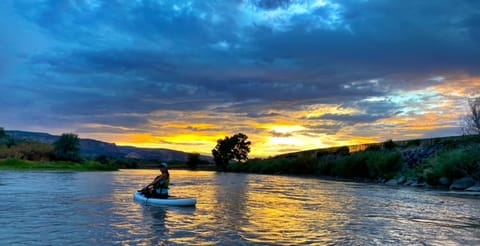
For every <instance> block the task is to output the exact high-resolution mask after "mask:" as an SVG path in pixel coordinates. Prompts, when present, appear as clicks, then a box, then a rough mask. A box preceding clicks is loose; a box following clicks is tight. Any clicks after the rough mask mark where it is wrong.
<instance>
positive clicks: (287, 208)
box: [92, 170, 470, 245]
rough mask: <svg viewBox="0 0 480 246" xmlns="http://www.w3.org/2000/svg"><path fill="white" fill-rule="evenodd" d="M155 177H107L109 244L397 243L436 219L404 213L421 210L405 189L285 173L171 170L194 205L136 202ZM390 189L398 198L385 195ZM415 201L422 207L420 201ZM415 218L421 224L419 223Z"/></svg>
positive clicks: (174, 191)
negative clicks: (179, 205)
mask: <svg viewBox="0 0 480 246" xmlns="http://www.w3.org/2000/svg"><path fill="white" fill-rule="evenodd" d="M122 172H128V173H122ZM156 175H158V170H135V171H124V170H122V171H121V172H120V173H119V174H116V175H113V176H112V177H110V178H111V179H112V180H111V183H112V186H113V187H110V188H108V189H107V190H113V192H112V193H111V194H110V195H109V196H108V197H107V198H106V199H107V200H108V199H109V200H111V201H110V202H111V203H112V204H113V205H112V208H111V210H110V211H109V212H110V213H112V215H110V216H109V217H107V218H109V219H110V221H108V222H107V224H109V226H110V227H111V229H110V231H111V232H112V233H114V234H115V235H114V236H112V238H115V239H116V241H114V242H112V244H115V245H163V244H165V245H251V244H261V245H265V244H271V245H328V244H330V245H331V244H337V243H342V244H354V245H355V244H358V242H363V243H367V244H368V243H373V244H377V245H378V244H382V243H384V242H387V243H391V244H396V243H398V242H418V241H416V239H417V238H418V237H420V236H422V235H419V234H418V233H417V234H415V233H413V234H412V233H410V234H412V235H413V236H411V235H410V234H409V233H405V232H406V231H410V232H412V228H417V229H413V230H417V231H418V230H423V231H424V233H425V234H426V235H429V237H430V238H432V237H434V236H432V235H435V231H433V230H430V229H431V228H430V225H428V224H427V223H431V221H438V218H434V217H432V218H428V217H427V218H426V219H427V220H426V222H425V221H423V220H422V219H421V218H417V217H413V218H412V217H408V216H411V214H418V213H419V212H418V211H419V209H418V207H417V206H419V205H418V204H417V203H408V202H407V203H406V202H405V201H409V199H410V197H411V194H412V193H411V192H408V191H407V192H405V191H403V190H394V189H392V190H388V189H386V188H384V187H377V188H375V187H369V188H367V189H365V185H361V186H355V185H352V184H345V183H341V182H329V181H321V180H318V179H305V178H295V177H285V176H264V175H245V174H232V173H215V172H202V171H199V172H189V171H180V170H172V171H171V176H172V185H171V187H170V188H171V189H170V192H171V195H174V196H179V197H196V198H197V206H196V207H194V208H175V207H150V206H144V205H142V204H139V203H136V202H134V201H133V193H134V192H135V191H136V190H137V189H139V188H141V187H142V186H143V185H145V184H146V183H148V182H150V181H151V180H152V178H153V177H155V176H156ZM109 182H110V180H109ZM94 183H95V182H92V184H94ZM95 184H96V183H95ZM372 191H373V192H372ZM376 191H378V194H379V195H378V196H377V195H376V193H375V192H376ZM392 193H393V196H392V197H394V198H396V197H399V198H400V199H392V198H388V199H386V197H389V196H390V195H392ZM395 193H398V194H395ZM421 204H423V206H425V201H424V202H423V203H420V205H421ZM432 206H433V207H428V206H425V207H424V210H425V211H430V210H432V211H434V210H435V209H436V208H438V207H439V206H443V204H442V203H435V204H433V205H432ZM402 213H403V214H406V215H407V216H405V215H403V214H402ZM421 214H422V213H421ZM446 214H447V215H448V216H449V218H453V217H454V216H455V214H454V213H452V212H450V213H446ZM421 216H423V217H425V215H421ZM419 223H422V224H427V226H425V227H419ZM448 223H449V222H448V221H445V222H440V225H435V224H434V225H433V226H435V227H436V228H437V227H443V226H444V225H445V224H448ZM459 223H460V224H462V223H461V221H460V222H459ZM429 228H430V229H429ZM446 231H447V232H449V231H448V230H446ZM449 233H450V232H449ZM451 233H454V232H451ZM399 238H400V240H399ZM444 239H447V238H444ZM469 240H470V239H469ZM430 242H434V241H433V240H432V239H430Z"/></svg>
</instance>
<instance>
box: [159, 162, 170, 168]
mask: <svg viewBox="0 0 480 246" xmlns="http://www.w3.org/2000/svg"><path fill="white" fill-rule="evenodd" d="M160 167H164V168H168V165H167V163H165V162H162V163H160Z"/></svg>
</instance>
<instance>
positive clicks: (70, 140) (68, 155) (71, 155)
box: [53, 133, 81, 162]
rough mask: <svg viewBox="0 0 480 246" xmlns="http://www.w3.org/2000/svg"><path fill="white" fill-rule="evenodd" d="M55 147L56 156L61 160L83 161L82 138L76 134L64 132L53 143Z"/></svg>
mask: <svg viewBox="0 0 480 246" xmlns="http://www.w3.org/2000/svg"><path fill="white" fill-rule="evenodd" d="M53 146H54V147H55V156H56V158H57V159H59V160H66V161H75V162H79V161H81V158H80V139H79V138H78V136H77V135H76V134H73V133H64V134H62V136H60V138H59V139H58V140H57V141H55V143H53Z"/></svg>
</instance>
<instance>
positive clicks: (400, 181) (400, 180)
mask: <svg viewBox="0 0 480 246" xmlns="http://www.w3.org/2000/svg"><path fill="white" fill-rule="evenodd" d="M405 182H407V178H405V176H401V177H400V178H398V179H397V184H405Z"/></svg>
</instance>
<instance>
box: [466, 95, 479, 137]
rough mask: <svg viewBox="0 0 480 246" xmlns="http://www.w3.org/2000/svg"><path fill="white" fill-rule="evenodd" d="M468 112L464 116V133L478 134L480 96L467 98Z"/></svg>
mask: <svg viewBox="0 0 480 246" xmlns="http://www.w3.org/2000/svg"><path fill="white" fill-rule="evenodd" d="M468 109H469V114H468V115H467V116H466V117H465V118H464V121H463V127H462V131H463V134H464V135H480V97H477V98H472V99H469V100H468Z"/></svg>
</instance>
